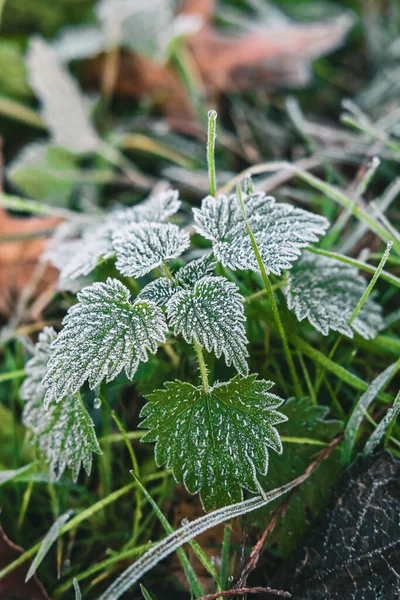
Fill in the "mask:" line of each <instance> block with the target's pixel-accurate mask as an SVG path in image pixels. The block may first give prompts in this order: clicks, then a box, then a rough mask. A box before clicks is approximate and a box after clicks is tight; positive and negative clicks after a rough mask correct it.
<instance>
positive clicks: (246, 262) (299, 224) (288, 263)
mask: <svg viewBox="0 0 400 600" xmlns="http://www.w3.org/2000/svg"><path fill="white" fill-rule="evenodd" d="M243 203H244V207H245V210H246V213H247V219H248V224H249V226H250V228H251V230H252V232H253V235H254V237H255V240H256V242H257V246H258V249H259V252H260V255H261V259H262V261H263V263H264V267H265V270H266V272H267V273H274V274H275V275H280V274H281V271H282V270H283V269H290V268H291V267H292V264H293V262H294V261H296V260H297V259H298V258H299V256H300V255H301V248H303V247H304V246H307V245H308V244H309V243H310V242H316V241H318V237H319V236H321V235H324V233H325V231H326V229H327V228H328V226H329V223H328V221H327V220H326V219H325V218H324V217H321V216H319V215H315V214H313V213H310V212H308V211H306V210H302V209H301V208H294V207H293V206H291V205H290V204H280V203H277V202H275V199H274V198H272V197H271V196H266V195H265V194H264V193H262V192H261V193H250V194H247V195H245V196H244V197H243ZM193 214H194V221H195V228H196V231H197V232H198V233H200V234H201V235H202V236H203V237H205V238H206V239H207V240H210V241H211V242H212V245H213V250H214V254H215V257H216V258H217V259H218V260H219V261H220V262H221V263H222V264H223V265H224V267H229V268H231V269H234V270H235V269H251V270H252V271H255V272H258V271H259V265H258V263H257V260H256V256H255V254H254V251H253V248H252V244H251V240H250V237H249V234H248V231H247V229H246V226H245V221H244V218H243V213H242V210H241V208H240V205H239V202H238V198H237V196H236V194H232V195H231V196H229V197H228V196H220V197H218V198H214V197H213V196H207V198H205V199H204V200H203V202H202V204H201V208H200V209H198V208H194V209H193Z"/></svg>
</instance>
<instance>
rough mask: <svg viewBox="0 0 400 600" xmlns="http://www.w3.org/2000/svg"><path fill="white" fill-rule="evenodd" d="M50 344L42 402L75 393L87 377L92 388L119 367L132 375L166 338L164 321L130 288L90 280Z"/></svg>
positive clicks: (114, 282)
mask: <svg viewBox="0 0 400 600" xmlns="http://www.w3.org/2000/svg"><path fill="white" fill-rule="evenodd" d="M63 325H64V328H63V330H62V331H61V332H60V333H59V334H58V336H57V339H56V341H55V342H54V343H53V351H54V352H53V355H52V357H51V359H50V361H49V364H48V371H47V373H46V376H45V378H44V379H43V386H44V387H45V389H46V395H45V401H46V403H47V404H48V403H49V402H51V401H54V400H55V401H57V400H59V399H61V398H63V397H64V396H66V395H70V394H73V393H75V392H76V391H77V390H79V388H80V387H81V386H82V385H83V383H84V382H85V381H86V380H88V381H89V385H90V388H91V389H93V388H95V387H96V386H97V385H99V384H100V383H101V381H102V380H103V379H104V378H105V379H106V380H107V381H111V380H112V379H114V378H115V377H116V376H117V375H118V373H120V371H121V370H122V369H125V372H126V374H127V376H128V377H129V378H130V379H131V378H132V377H133V375H134V374H135V371H136V369H137V366H138V364H139V362H141V361H144V362H145V361H147V359H148V355H149V353H151V354H155V352H156V351H157V343H158V342H164V341H165V332H166V323H165V317H164V315H163V313H162V311H161V309H160V308H158V307H157V306H156V305H155V304H153V303H151V302H146V301H143V300H136V301H135V302H133V304H132V303H131V300H130V293H129V290H128V289H127V288H126V287H125V286H124V285H123V284H122V283H121V282H120V281H118V280H117V279H111V278H108V279H107V281H106V282H105V283H94V284H93V285H91V286H89V287H87V288H84V289H83V290H82V291H81V292H79V294H78V303H77V304H75V305H74V306H72V307H71V308H70V309H69V311H68V313H67V316H66V317H65V319H64V321H63Z"/></svg>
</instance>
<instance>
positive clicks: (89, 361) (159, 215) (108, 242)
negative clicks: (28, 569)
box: [22, 187, 382, 509]
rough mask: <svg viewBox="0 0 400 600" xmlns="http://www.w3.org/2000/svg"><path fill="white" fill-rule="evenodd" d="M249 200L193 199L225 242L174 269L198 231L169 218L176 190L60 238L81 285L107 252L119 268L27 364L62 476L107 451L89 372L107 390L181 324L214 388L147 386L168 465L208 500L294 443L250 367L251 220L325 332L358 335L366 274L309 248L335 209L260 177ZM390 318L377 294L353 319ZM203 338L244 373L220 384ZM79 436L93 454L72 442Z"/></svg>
mask: <svg viewBox="0 0 400 600" xmlns="http://www.w3.org/2000/svg"><path fill="white" fill-rule="evenodd" d="M242 200H243V206H244V211H245V212H243V210H242V208H241V206H240V203H239V199H238V197H237V196H236V195H235V194H232V195H230V196H229V197H227V196H220V197H212V196H208V197H206V198H205V199H204V200H203V202H202V205H201V208H199V209H197V208H195V209H193V213H194V227H195V229H196V231H197V232H198V233H199V234H201V235H202V236H203V237H204V238H205V239H206V240H209V241H211V242H212V251H213V252H212V254H205V255H204V256H202V257H201V258H199V259H198V258H196V259H194V260H191V261H189V262H187V263H186V264H185V265H184V266H183V267H181V268H179V269H177V270H176V271H175V272H171V270H170V268H169V266H168V264H169V263H170V262H171V261H175V260H176V259H177V258H178V257H180V256H181V255H182V254H183V253H184V252H185V251H186V250H187V249H188V247H189V245H190V235H189V233H188V231H187V230H185V229H183V230H182V229H181V228H179V227H178V226H177V225H176V224H172V223H169V222H165V220H166V219H168V218H170V217H172V216H173V215H174V214H175V213H176V212H177V211H178V210H179V208H180V202H179V200H178V194H177V192H174V191H172V190H167V191H163V192H161V193H158V194H153V195H151V196H150V197H149V198H148V199H147V200H145V201H143V202H142V203H141V204H138V205H136V206H134V207H133V208H126V209H119V210H115V211H113V212H111V213H109V214H108V215H106V216H105V217H104V218H103V219H102V221H101V222H99V223H97V224H93V223H91V224H89V225H86V226H85V227H84V228H83V230H81V231H80V237H79V238H76V237H74V238H72V239H63V240H62V241H61V242H60V240H59V236H58V243H57V244H55V245H53V247H51V248H50V249H49V251H48V253H47V258H50V259H51V260H52V261H53V262H54V263H55V264H56V265H57V266H58V267H59V268H60V286H61V287H62V288H63V289H70V290H71V289H74V285H76V284H78V285H77V287H78V288H79V286H80V283H81V282H86V281H87V278H88V277H93V276H95V273H96V268H97V266H98V265H99V264H100V263H105V262H107V261H108V263H110V264H111V261H112V262H113V264H114V265H115V269H116V271H117V273H119V277H118V278H117V277H108V278H107V279H106V280H105V281H100V282H94V283H92V284H91V285H89V286H86V287H84V288H83V289H82V290H81V291H80V292H78V296H77V300H78V301H77V303H76V304H75V305H73V306H72V307H71V308H70V309H69V311H68V313H67V315H66V317H65V319H64V321H63V329H62V330H61V332H60V333H59V334H58V335H57V337H55V339H53V338H54V332H52V331H50V330H46V331H45V332H44V333H43V334H42V336H41V338H40V340H39V343H38V345H37V348H36V350H35V354H34V357H33V358H32V359H31V361H30V362H29V363H28V366H27V372H28V379H27V380H26V382H25V384H24V386H23V390H22V396H23V398H24V399H25V400H27V404H26V408H25V411H24V422H25V424H26V425H27V426H28V427H29V428H30V429H31V430H32V431H33V433H34V435H35V438H36V439H37V440H38V443H39V445H40V447H41V449H42V450H43V451H44V452H45V454H47V455H48V457H49V459H50V461H51V472H52V474H53V475H55V474H57V475H58V476H60V474H61V473H62V472H63V470H64V468H65V466H66V465H67V464H70V463H71V464H72V466H73V474H74V477H76V476H77V473H78V470H79V469H78V467H79V464H80V461H81V460H82V462H83V464H84V466H85V468H86V469H87V470H89V469H90V455H91V452H93V451H98V450H99V448H98V445H97V443H96V439H95V437H94V432H93V424H92V422H91V419H90V417H89V415H88V414H87V413H86V409H85V408H84V405H83V403H82V400H81V398H80V390H81V389H82V388H83V390H84V389H85V388H84V386H85V385H86V382H87V383H88V385H89V388H90V389H92V390H98V389H99V386H100V384H101V383H102V382H103V381H106V382H109V381H111V380H113V379H115V378H116V376H117V375H118V374H119V373H120V372H121V371H122V370H125V373H126V376H127V377H128V378H129V379H132V378H133V376H134V375H135V372H136V370H137V368H138V366H139V364H140V363H145V362H147V360H148V358H149V356H150V355H153V354H155V353H156V352H157V349H158V346H159V344H163V343H165V342H166V340H167V337H166V336H167V334H168V335H171V334H172V335H173V336H175V337H177V338H179V337H180V336H181V337H182V338H183V340H185V342H187V343H188V344H193V345H194V347H195V348H196V352H197V354H198V357H199V361H200V369H201V372H202V387H194V386H193V385H191V384H189V383H186V382H182V381H175V382H173V383H171V382H170V383H166V384H165V387H164V389H161V390H158V391H155V392H153V393H151V394H148V395H147V400H148V403H147V404H146V405H145V407H144V408H143V411H142V417H143V420H142V423H141V426H142V427H143V428H144V429H147V430H148V432H147V433H146V434H145V436H144V437H143V440H144V441H153V442H156V447H155V455H156V461H157V463H158V464H159V465H161V464H164V463H165V464H166V465H167V466H168V467H169V468H171V469H172V471H173V474H174V476H175V478H176V480H177V481H183V482H184V483H185V485H186V487H187V489H188V490H189V491H190V492H192V493H195V492H200V494H201V498H202V501H203V504H204V506H205V508H206V509H211V508H212V507H214V506H223V505H226V504H230V503H232V502H235V501H239V500H240V499H241V498H242V488H246V489H248V490H250V491H252V492H253V493H255V492H257V491H258V490H259V489H260V485H261V484H260V479H259V477H260V476H265V475H266V473H267V468H268V448H272V449H273V450H275V451H276V452H277V453H280V452H281V451H282V444H281V442H280V437H279V434H278V432H277V429H276V425H278V424H279V423H281V422H283V421H285V420H286V417H285V415H284V414H282V413H280V412H278V411H277V410H276V409H277V408H278V407H279V405H280V404H282V402H283V400H282V399H281V398H279V397H277V396H275V395H273V394H271V393H270V392H269V389H270V388H271V386H272V385H273V384H272V383H271V382H268V381H264V380H258V379H257V376H256V375H253V374H252V375H249V368H248V362H247V359H248V354H249V353H248V349H247V347H248V339H247V335H246V327H245V324H246V316H245V312H244V298H243V296H242V295H241V294H240V292H239V288H238V286H237V284H236V283H234V282H233V281H232V280H230V278H229V272H231V271H234V270H238V269H239V270H250V271H255V272H258V271H259V263H258V259H257V256H256V254H255V252H254V250H253V246H252V241H251V239H250V237H249V235H248V230H249V229H250V230H251V231H252V234H253V238H254V240H255V243H256V245H257V247H258V251H259V255H260V257H261V260H262V263H263V265H264V268H265V271H266V272H267V273H273V274H274V275H276V276H279V275H281V273H282V271H283V270H288V271H289V276H288V279H287V289H286V297H287V303H288V307H289V308H290V309H291V310H293V311H294V313H295V315H296V316H297V318H298V319H299V320H301V319H303V318H306V317H307V318H308V319H309V321H310V323H311V324H312V325H314V326H315V327H316V329H317V330H319V331H320V332H321V333H323V334H325V335H326V334H327V333H328V331H329V330H330V329H335V330H337V331H340V332H341V333H342V334H344V335H347V336H349V337H352V336H353V329H352V328H351V327H350V326H349V325H348V323H349V319H350V317H351V314H352V311H353V309H354V307H355V305H356V304H357V301H358V300H359V297H360V296H361V294H362V292H363V290H364V289H365V283H364V281H363V279H362V278H361V277H360V276H358V275H357V274H356V273H355V269H354V268H351V267H348V266H347V265H343V264H341V263H339V262H338V261H335V260H332V259H326V258H321V257H315V256H314V255H309V254H307V253H306V254H304V253H303V254H302V250H303V248H304V247H305V246H307V245H309V244H310V243H312V242H316V241H318V239H319V237H320V236H322V235H323V234H324V232H325V231H326V229H327V227H328V222H327V220H326V219H325V218H324V217H320V216H318V215H315V214H312V213H310V212H308V211H305V210H302V209H297V208H293V207H292V206H291V205H288V204H280V203H277V202H275V200H274V198H271V197H269V196H266V195H265V194H263V193H258V192H255V191H253V190H252V189H251V187H250V188H249V189H248V190H247V193H246V194H245V195H244V197H243V199H242ZM246 214H247V215H249V216H248V217H247V218H246V217H245V215H246ZM67 231H68V228H67ZM72 231H74V228H72ZM254 240H253V241H254ZM218 263H220V264H221V265H222V266H223V267H224V268H225V269H228V270H229V271H227V272H226V275H223V276H222V275H216V274H215V273H214V271H215V268H216V265H217V264H218ZM160 269H161V270H162V271H164V272H165V276H158V277H156V278H155V279H153V280H152V281H150V282H149V283H147V284H146V285H144V287H142V289H141V290H140V292H139V293H138V295H137V297H136V298H134V299H132V297H131V290H130V289H129V285H130V281H131V278H135V279H137V278H138V279H139V280H140V279H141V278H142V277H144V276H147V277H148V276H149V275H150V274H151V273H152V272H153V273H155V274H157V273H158V275H160ZM139 289H140V288H139ZM381 322H382V317H381V313H380V308H379V306H378V305H377V304H375V303H374V301H373V300H369V302H368V304H366V305H365V306H364V308H363V311H362V312H360V313H359V314H358V317H357V319H356V320H355V321H354V322H353V323H352V326H353V328H354V330H355V331H356V332H358V333H359V334H361V335H363V336H364V337H365V338H367V339H368V338H370V337H372V336H373V335H375V334H376V332H377V330H378V329H379V327H380V326H381ZM168 332H170V333H168ZM203 349H204V350H206V351H207V352H208V353H210V352H213V353H214V354H215V356H216V358H221V357H223V358H224V361H225V363H226V365H227V366H233V367H234V368H235V369H236V371H237V372H238V375H236V376H235V377H234V378H233V379H231V380H230V381H228V382H227V383H215V384H214V385H211V386H210V385H209V383H208V378H207V370H206V366H205V362H204V356H203V353H202V350H203ZM299 400H300V399H299ZM289 407H290V405H288V410H289V412H290V408H289ZM46 410H47V411H48V412H46ZM296 410H297V408H296ZM296 414H297V413H296ZM296 419H297V417H296ZM76 437H79V438H80V439H81V443H82V451H81V453H79V452H74V451H73V446H74V439H76ZM290 468H293V465H292V463H291V467H290ZM257 473H258V475H257ZM262 481H263V480H262ZM280 483H283V482H280ZM263 485H264V484H263Z"/></svg>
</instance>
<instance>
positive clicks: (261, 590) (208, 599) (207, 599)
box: [198, 587, 292, 600]
mask: <svg viewBox="0 0 400 600" xmlns="http://www.w3.org/2000/svg"><path fill="white" fill-rule="evenodd" d="M245 594H274V595H275V596H281V597H282V598H291V597H292V595H291V594H290V593H289V592H284V591H283V590H274V589H272V588H270V587H252V588H240V589H237V590H225V591H224V592H216V593H215V594H208V595H207V596H202V597H201V598H199V599H198V600H216V598H220V597H221V596H223V597H228V596H244V595H245Z"/></svg>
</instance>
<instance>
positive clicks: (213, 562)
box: [210, 556, 218, 567]
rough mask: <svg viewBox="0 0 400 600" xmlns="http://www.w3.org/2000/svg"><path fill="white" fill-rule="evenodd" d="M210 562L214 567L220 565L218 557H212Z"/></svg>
mask: <svg viewBox="0 0 400 600" xmlns="http://www.w3.org/2000/svg"><path fill="white" fill-rule="evenodd" d="M210 562H211V564H212V565H213V567H216V566H217V564H218V561H217V557H216V556H211V558H210Z"/></svg>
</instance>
